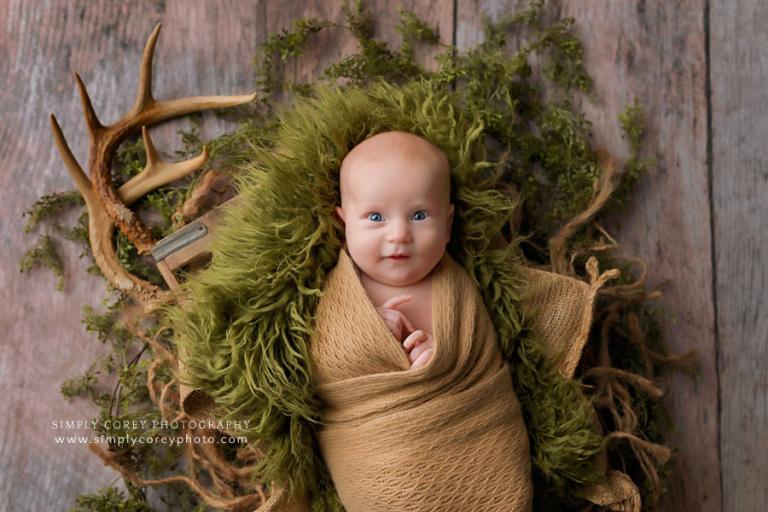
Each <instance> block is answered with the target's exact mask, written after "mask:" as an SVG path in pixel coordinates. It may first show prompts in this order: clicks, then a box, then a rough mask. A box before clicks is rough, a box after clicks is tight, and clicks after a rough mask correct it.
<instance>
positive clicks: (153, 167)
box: [118, 126, 209, 205]
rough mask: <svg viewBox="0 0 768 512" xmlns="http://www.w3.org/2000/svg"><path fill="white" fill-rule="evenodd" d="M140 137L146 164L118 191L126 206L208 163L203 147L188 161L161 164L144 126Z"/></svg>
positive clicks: (206, 151) (204, 147)
mask: <svg viewBox="0 0 768 512" xmlns="http://www.w3.org/2000/svg"><path fill="white" fill-rule="evenodd" d="M141 136H142V138H143V139H144V147H145V148H146V152H147V164H146V165H145V166H144V169H142V171H141V172H140V173H139V174H137V175H136V176H134V177H132V178H131V179H130V180H128V181H127V182H126V183H125V184H123V186H122V187H120V189H119V190H118V194H119V196H120V199H121V200H122V201H123V203H125V204H126V205H129V204H131V203H133V202H134V201H136V200H137V199H138V198H140V197H141V196H143V195H144V194H146V193H148V192H151V191H152V190H155V189H157V188H159V187H162V186H163V185H167V184H168V183H171V182H173V181H176V180H178V179H179V178H183V177H184V176H187V175H189V174H192V173H193V172H195V171H196V170H198V169H200V168H201V167H203V166H204V165H205V164H206V163H207V162H208V156H209V155H208V148H207V147H206V146H203V151H202V152H201V153H200V154H199V155H197V156H196V157H193V158H190V159H189V160H184V161H182V162H175V163H168V162H163V161H162V160H161V159H160V156H159V155H158V153H157V150H156V149H155V145H154V144H153V143H152V139H151V138H150V137H149V131H148V130H147V127H146V126H142V128H141Z"/></svg>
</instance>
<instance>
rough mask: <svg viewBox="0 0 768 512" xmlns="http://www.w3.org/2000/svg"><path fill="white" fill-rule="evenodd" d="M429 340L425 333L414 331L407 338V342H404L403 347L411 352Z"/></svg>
mask: <svg viewBox="0 0 768 512" xmlns="http://www.w3.org/2000/svg"><path fill="white" fill-rule="evenodd" d="M426 339H427V333H425V332H424V331H422V330H418V331H413V332H412V333H411V334H409V335H408V337H407V338H405V341H404V342H403V347H404V348H405V350H408V351H410V350H411V349H412V348H413V347H415V346H416V345H418V344H419V343H421V342H422V341H424V340H426Z"/></svg>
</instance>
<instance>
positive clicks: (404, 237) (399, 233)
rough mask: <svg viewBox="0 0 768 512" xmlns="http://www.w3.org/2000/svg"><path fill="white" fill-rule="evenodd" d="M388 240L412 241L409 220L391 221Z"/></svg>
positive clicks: (398, 241) (396, 241)
mask: <svg viewBox="0 0 768 512" xmlns="http://www.w3.org/2000/svg"><path fill="white" fill-rule="evenodd" d="M389 227H390V229H389V231H388V233H387V240H388V241H389V242H392V243H407V242H410V241H411V228H410V226H409V225H408V223H407V222H403V221H394V222H392V223H390V226H389Z"/></svg>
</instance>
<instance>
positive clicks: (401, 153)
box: [336, 132, 453, 369]
mask: <svg viewBox="0 0 768 512" xmlns="http://www.w3.org/2000/svg"><path fill="white" fill-rule="evenodd" d="M340 182H341V206H339V207H337V208H336V213H337V214H338V216H339V217H340V218H341V220H342V221H343V222H344V227H345V231H346V242H347V250H348V252H349V255H350V257H351V258H352V261H354V263H355V265H356V266H357V268H358V269H359V273H360V281H361V283H362V285H363V287H364V288H365V291H366V292H367V293H368V296H369V298H370V299H371V302H372V303H373V304H374V305H375V306H376V311H377V313H378V314H379V316H381V318H382V319H383V321H384V323H385V325H386V326H387V328H389V330H390V331H391V332H392V334H393V336H395V338H397V340H398V341H399V342H402V345H403V348H404V350H405V351H406V353H407V354H408V358H409V360H410V361H411V369H417V368H420V367H422V366H424V365H426V364H427V363H428V362H429V360H430V358H431V357H432V355H433V354H434V351H435V338H434V329H433V327H432V313H431V312H432V307H431V306H432V294H431V280H432V279H431V277H432V276H431V274H432V270H433V269H434V268H435V266H436V265H437V264H438V262H439V261H440V259H441V258H442V257H443V254H444V253H445V246H446V244H447V243H448V241H449V240H450V236H451V222H452V221H453V205H452V204H450V168H449V164H448V159H447V158H446V157H445V154H443V152H442V151H440V150H439V149H438V148H437V147H435V146H433V145H432V144H431V143H429V142H427V141H426V140H424V139H422V138H421V137H418V136H416V135H412V134H410V133H405V132H385V133H380V134H378V135H374V136H373V137H370V138H369V139H366V140H365V141H363V142H362V143H360V144H358V145H357V146H355V147H354V148H353V149H352V151H350V153H349V154H348V155H347V157H346V158H345V159H344V161H343V163H342V165H341V178H340Z"/></svg>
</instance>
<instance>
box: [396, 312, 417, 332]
mask: <svg viewBox="0 0 768 512" xmlns="http://www.w3.org/2000/svg"><path fill="white" fill-rule="evenodd" d="M395 312H396V313H397V314H399V315H400V321H401V322H402V323H403V325H404V326H405V330H406V331H408V332H413V331H415V330H416V329H415V328H414V327H413V324H412V323H411V321H410V320H408V317H407V316H405V315H404V314H403V313H401V312H400V311H397V310H395Z"/></svg>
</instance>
